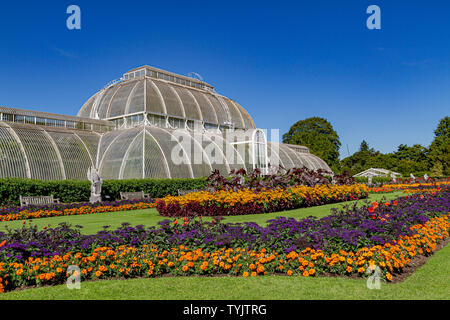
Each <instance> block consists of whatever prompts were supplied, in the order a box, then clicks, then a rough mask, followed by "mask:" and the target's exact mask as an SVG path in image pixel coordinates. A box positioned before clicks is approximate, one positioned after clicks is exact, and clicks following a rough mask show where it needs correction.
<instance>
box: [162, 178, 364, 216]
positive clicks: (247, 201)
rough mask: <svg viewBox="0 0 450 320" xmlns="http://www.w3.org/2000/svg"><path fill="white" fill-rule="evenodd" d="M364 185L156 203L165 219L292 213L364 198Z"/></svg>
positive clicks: (242, 192) (240, 192) (191, 195)
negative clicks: (312, 207)
mask: <svg viewBox="0 0 450 320" xmlns="http://www.w3.org/2000/svg"><path fill="white" fill-rule="evenodd" d="M367 196H368V187H367V186H366V185H365V184H354V185H341V186H338V185H316V186H314V187H307V186H295V187H291V188H286V189H282V188H275V189H270V190H267V189H263V190H261V191H255V190H250V189H243V190H236V191H232V190H227V191H225V190H219V191H216V192H212V193H209V192H206V191H201V192H196V193H189V194H186V195H185V196H181V197H180V196H178V197H174V196H167V197H164V198H161V199H158V200H157V201H156V209H157V210H158V212H159V214H160V215H162V216H166V217H196V216H234V215H247V214H259V213H268V212H277V211H285V210H291V209H296V208H301V207H311V206H318V205H323V204H329V203H336V202H343V201H350V200H357V199H363V198H367Z"/></svg>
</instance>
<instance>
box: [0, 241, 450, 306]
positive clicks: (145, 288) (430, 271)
mask: <svg viewBox="0 0 450 320" xmlns="http://www.w3.org/2000/svg"><path fill="white" fill-rule="evenodd" d="M449 270H450V246H447V247H445V248H443V249H442V250H440V251H438V252H437V253H436V254H435V255H433V256H432V258H431V259H430V260H429V261H428V262H427V263H426V264H425V265H423V266H422V267H420V268H419V269H418V270H417V271H416V272H415V273H414V274H413V275H412V276H410V277H409V278H407V279H406V280H405V281H404V282H401V283H396V284H392V283H382V284H381V288H380V289H379V290H376V289H372V290H371V289H368V288H367V286H366V281H365V280H364V279H361V280H356V279H345V278H326V277H317V278H303V277H300V276H296V277H287V276H263V277H257V278H242V277H240V278H235V277H211V278H205V277H202V278H200V277H173V278H168V277H164V278H154V279H130V280H107V281H97V282H84V283H82V284H81V289H80V290H69V289H67V287H66V286H65V285H60V286H56V287H42V288H36V289H28V290H22V291H13V292H8V293H4V294H0V300H2V299H11V300H17V299H25V300H31V299H45V300H47V299H68V300H78V299H92V300H94V299H114V300H117V299H152V300H157V299H158V300H159V299H161V300H166V299H175V300H214V299H220V300H240V299H242V300H258V299H268V300H278V299H280V300H281V299H292V300H307V299H314V300H316V299H339V300H341V299H369V300H372V299H387V300H393V299H450V287H449V286H448V283H449V279H450V275H449Z"/></svg>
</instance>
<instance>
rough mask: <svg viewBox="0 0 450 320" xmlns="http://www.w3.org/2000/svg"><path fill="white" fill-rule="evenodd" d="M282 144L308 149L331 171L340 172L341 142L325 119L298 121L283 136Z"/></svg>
mask: <svg viewBox="0 0 450 320" xmlns="http://www.w3.org/2000/svg"><path fill="white" fill-rule="evenodd" d="M283 142H284V143H289V144H296V145H302V146H306V147H308V148H309V150H310V151H311V153H312V154H314V155H316V156H318V157H320V158H322V159H323V160H324V161H325V162H326V163H327V164H328V165H329V166H330V168H331V169H332V170H333V171H335V172H339V171H340V165H339V148H340V146H341V142H340V141H339V136H338V134H337V133H336V131H334V129H333V126H332V125H331V123H329V122H328V121H327V120H326V119H324V118H320V117H312V118H308V119H305V120H300V121H298V122H297V123H295V124H294V125H293V126H292V127H291V128H290V129H289V131H288V132H287V133H285V134H284V135H283Z"/></svg>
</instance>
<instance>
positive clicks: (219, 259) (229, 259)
mask: <svg viewBox="0 0 450 320" xmlns="http://www.w3.org/2000/svg"><path fill="white" fill-rule="evenodd" d="M448 200H449V193H448V192H447V193H443V194H441V195H439V196H437V197H436V196H433V195H430V194H420V195H419V194H418V195H414V196H411V198H410V197H408V196H405V197H402V198H399V199H397V200H393V201H391V202H385V203H377V202H373V203H372V205H371V206H370V207H362V208H358V210H359V211H361V213H360V216H359V217H361V215H363V214H364V212H365V214H366V216H367V218H368V219H369V221H374V222H377V221H383V219H384V220H385V221H384V222H383V223H387V220H389V219H394V220H395V219H397V218H394V217H395V216H396V215H397V216H398V217H399V218H400V219H401V220H402V221H405V222H408V221H409V222H410V223H412V224H410V227H409V231H410V232H406V233H404V232H403V231H400V236H398V238H396V239H394V240H392V241H389V242H385V243H384V244H383V245H372V246H364V247H362V248H361V247H359V249H358V250H347V251H345V250H343V249H342V248H341V247H338V248H335V249H334V250H329V249H328V250H327V251H325V250H321V249H314V248H311V247H307V248H306V249H302V250H300V249H299V250H291V251H289V250H287V251H285V250H272V249H270V248H265V247H263V248H261V247H260V248H258V249H257V250H256V249H251V248H243V247H228V248H227V247H217V248H215V249H202V248H199V247H197V248H196V247H195V246H191V247H190V248H188V247H186V246H184V245H179V246H176V245H175V246H173V245H172V246H169V247H166V248H164V247H162V246H159V247H158V246H157V245H155V244H152V243H150V244H141V245H133V243H135V242H136V241H137V238H135V237H136V235H138V234H140V233H142V232H143V229H142V228H138V227H136V231H137V233H134V235H133V236H132V239H130V240H131V242H130V243H129V244H127V245H118V246H116V247H111V246H98V245H97V246H96V247H93V248H92V249H90V250H84V251H81V252H79V251H74V250H72V251H67V252H64V253H62V254H56V255H55V254H54V255H52V256H47V257H45V256H33V255H32V256H28V257H26V258H25V259H22V260H16V261H14V260H10V261H8V260H3V261H2V262H0V292H2V291H9V290H14V289H16V288H18V287H22V286H41V285H56V284H62V283H64V282H65V281H66V280H67V278H68V277H69V276H70V275H69V274H67V268H68V267H69V266H70V265H76V266H78V267H79V268H80V272H81V273H80V277H81V279H82V280H83V281H85V280H97V279H111V278H133V277H156V276H162V275H172V276H179V275H185V276H188V275H204V276H210V275H232V276H243V277H248V276H260V275H267V274H275V275H279V274H285V275H287V276H292V275H299V276H304V277H311V276H318V275H341V276H355V275H359V276H361V277H365V276H366V275H367V273H368V272H370V270H373V269H374V268H376V267H378V268H379V270H380V271H381V275H382V276H383V278H384V279H385V280H387V281H392V280H393V277H394V276H395V275H396V274H400V273H402V271H403V269H404V268H405V266H407V265H409V264H411V262H412V260H413V259H414V257H416V256H418V255H420V256H430V255H431V254H432V252H434V251H435V250H436V249H437V245H438V244H439V243H441V242H442V241H444V240H446V239H448V238H449V230H450V212H449V202H448ZM402 203H404V204H409V205H410V208H412V209H413V211H414V212H413V211H411V212H406V211H405V206H401V204H402ZM424 208H430V212H429V213H428V214H427V213H425V212H423V209H424ZM392 210H395V211H398V212H397V213H394V212H392ZM387 212H389V213H387ZM340 214H341V215H342V214H344V216H345V215H346V214H345V213H340ZM353 215H354V213H353V214H352V212H350V211H349V212H348V214H347V216H348V217H349V218H350V219H351V218H352V216H353ZM359 217H355V218H357V219H359ZM322 219H323V218H322ZM396 221H397V220H395V221H394V222H395V223H396ZM398 221H400V220H398ZM398 221H397V222H398ZM414 221H421V222H420V223H414ZM298 222H299V223H300V222H301V221H298ZM167 228H170V229H171V230H172V229H173V231H174V232H175V233H178V230H181V229H180V228H182V227H181V226H178V225H175V224H174V225H173V226H167V225H166V224H165V225H164V226H163V228H162V229H160V230H165V229H167ZM127 229H133V230H135V229H134V228H132V227H127V226H124V229H123V230H127ZM158 234H161V233H158ZM144 235H145V233H144ZM98 236H99V237H100V238H104V237H105V236H106V231H104V232H99V234H98ZM2 237H4V235H3V236H2ZM86 237H91V236H86ZM114 237H116V236H113V238H114ZM72 238H73V237H70V239H72ZM60 240H61V239H60ZM52 241H55V240H52ZM63 241H69V240H63ZM69 242H72V240H70V241H69ZM136 243H139V241H137V242H136ZM35 245H37V244H35ZM8 246H12V247H11V248H14V244H8V243H6V240H4V241H2V242H1V243H0V251H1V250H3V249H4V248H7V247H8ZM2 247H3V248H2ZM86 249H89V248H86ZM4 257H6V256H4ZM368 270H369V271H368Z"/></svg>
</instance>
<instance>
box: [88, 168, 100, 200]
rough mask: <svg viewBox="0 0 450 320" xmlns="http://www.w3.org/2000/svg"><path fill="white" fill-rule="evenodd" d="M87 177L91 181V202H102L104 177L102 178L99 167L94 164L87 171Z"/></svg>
mask: <svg viewBox="0 0 450 320" xmlns="http://www.w3.org/2000/svg"><path fill="white" fill-rule="evenodd" d="M87 178H88V180H89V181H90V182H91V197H90V199H89V201H90V202H91V203H96V202H101V201H102V196H101V193H102V183H103V179H102V178H100V176H99V174H98V171H97V168H95V167H94V166H92V167H90V168H89V169H88V172H87Z"/></svg>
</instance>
